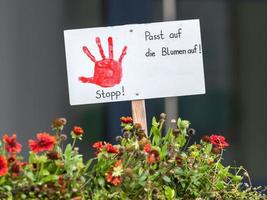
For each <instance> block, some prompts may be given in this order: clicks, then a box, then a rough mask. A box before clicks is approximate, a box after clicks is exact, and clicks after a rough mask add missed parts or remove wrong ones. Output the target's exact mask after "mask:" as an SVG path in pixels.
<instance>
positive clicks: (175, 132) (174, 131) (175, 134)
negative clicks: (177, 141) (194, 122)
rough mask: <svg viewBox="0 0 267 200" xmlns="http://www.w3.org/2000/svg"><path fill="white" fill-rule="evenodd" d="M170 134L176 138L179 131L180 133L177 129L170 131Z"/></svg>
mask: <svg viewBox="0 0 267 200" xmlns="http://www.w3.org/2000/svg"><path fill="white" fill-rule="evenodd" d="M172 134H173V135H174V136H175V137H177V136H178V135H180V134H181V131H180V129H179V128H175V129H174V130H173V131H172Z"/></svg>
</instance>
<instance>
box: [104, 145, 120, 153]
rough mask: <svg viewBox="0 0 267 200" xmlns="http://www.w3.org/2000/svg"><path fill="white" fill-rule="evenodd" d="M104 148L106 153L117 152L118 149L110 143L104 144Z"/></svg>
mask: <svg viewBox="0 0 267 200" xmlns="http://www.w3.org/2000/svg"><path fill="white" fill-rule="evenodd" d="M106 149H107V152H108V153H119V149H118V148H117V147H115V146H113V145H112V144H110V143H107V144H106Z"/></svg>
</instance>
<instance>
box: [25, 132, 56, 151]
mask: <svg viewBox="0 0 267 200" xmlns="http://www.w3.org/2000/svg"><path fill="white" fill-rule="evenodd" d="M55 143H56V138H55V137H54V136H52V135H49V134H48V133H45V132H43V133H38V134H37V140H36V141H35V140H29V146H30V149H31V150H32V151H33V152H35V153H38V152H43V151H51V150H52V149H53V147H54V145H55Z"/></svg>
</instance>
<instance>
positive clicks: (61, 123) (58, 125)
mask: <svg viewBox="0 0 267 200" xmlns="http://www.w3.org/2000/svg"><path fill="white" fill-rule="evenodd" d="M66 124H67V120H66V119H65V118H63V117H61V118H56V119H55V120H54V121H53V122H52V127H53V128H55V129H57V128H62V127H63V126H65V125H66Z"/></svg>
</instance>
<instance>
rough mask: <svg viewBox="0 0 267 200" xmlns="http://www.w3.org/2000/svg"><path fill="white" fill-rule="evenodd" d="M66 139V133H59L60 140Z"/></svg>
mask: <svg viewBox="0 0 267 200" xmlns="http://www.w3.org/2000/svg"><path fill="white" fill-rule="evenodd" d="M67 139H68V137H67V135H65V134H61V135H60V140H61V141H65V140H67Z"/></svg>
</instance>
